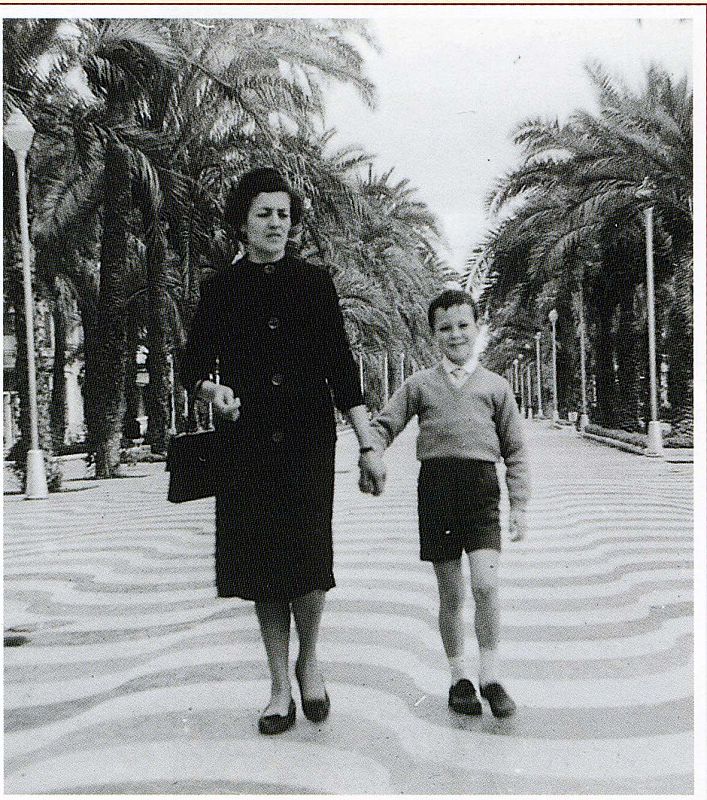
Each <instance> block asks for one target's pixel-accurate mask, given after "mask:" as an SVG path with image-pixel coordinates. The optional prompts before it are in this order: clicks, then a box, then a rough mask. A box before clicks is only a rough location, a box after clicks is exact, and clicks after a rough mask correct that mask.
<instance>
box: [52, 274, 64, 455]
mask: <svg viewBox="0 0 707 800" xmlns="http://www.w3.org/2000/svg"><path fill="white" fill-rule="evenodd" d="M54 287H55V292H54V304H53V308H52V315H53V318H54V364H53V365H52V399H51V407H50V420H49V425H50V429H51V435H52V445H53V448H52V449H53V451H54V452H55V453H58V452H59V450H60V448H61V447H62V446H63V444H64V438H65V436H66V374H65V371H64V370H65V367H66V337H67V308H66V305H65V302H64V299H65V298H64V297H63V294H62V291H61V286H60V285H59V281H58V280H57V279H55V281H54Z"/></svg>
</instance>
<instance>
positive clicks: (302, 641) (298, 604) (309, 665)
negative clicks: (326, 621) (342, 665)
mask: <svg viewBox="0 0 707 800" xmlns="http://www.w3.org/2000/svg"><path fill="white" fill-rule="evenodd" d="M325 596H326V592H324V591H322V590H321V589H316V590H315V591H313V592H309V593H308V594H305V595H304V596H303V597H297V598H296V599H294V600H293V601H292V613H293V616H294V618H295V627H296V628H297V635H298V637H299V654H298V656H297V674H298V677H299V680H300V681H301V685H302V692H303V694H304V695H305V699H306V700H320V699H321V700H323V699H324V695H325V693H326V688H325V686H324V678H323V677H322V673H321V670H320V668H319V662H318V660H317V640H318V638H319V625H320V623H321V619H322V613H323V611H324V598H325Z"/></svg>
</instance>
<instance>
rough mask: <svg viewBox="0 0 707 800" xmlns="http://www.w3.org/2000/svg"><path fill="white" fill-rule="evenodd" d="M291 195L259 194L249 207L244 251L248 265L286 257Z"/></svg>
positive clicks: (245, 226) (243, 229)
mask: <svg viewBox="0 0 707 800" xmlns="http://www.w3.org/2000/svg"><path fill="white" fill-rule="evenodd" d="M290 225H291V222H290V195H289V194H287V192H261V193H260V194H258V195H256V197H255V200H253V202H252V203H251V205H250V210H249V211H248V218H247V220H246V224H245V225H244V226H243V228H242V230H241V232H242V233H244V234H245V235H246V249H247V250H248V257H249V258H250V259H251V261H256V262H261V263H264V262H266V261H277V260H278V259H279V258H282V257H283V256H284V254H285V245H286V244H287V235H288V233H289V232H290Z"/></svg>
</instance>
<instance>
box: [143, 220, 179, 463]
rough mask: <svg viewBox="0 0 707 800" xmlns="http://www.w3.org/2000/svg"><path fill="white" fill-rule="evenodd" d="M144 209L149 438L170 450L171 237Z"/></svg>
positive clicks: (159, 448)
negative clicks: (167, 265) (167, 261)
mask: <svg viewBox="0 0 707 800" xmlns="http://www.w3.org/2000/svg"><path fill="white" fill-rule="evenodd" d="M150 211H152V209H143V224H144V227H145V232H146V238H147V241H148V245H147V301H148V311H147V337H148V347H149V350H150V357H149V359H148V360H147V369H148V373H149V376H150V414H149V417H148V425H147V436H146V439H147V442H148V443H149V445H150V449H151V450H152V452H153V453H166V451H167V435H168V434H167V429H168V427H169V420H170V413H171V410H170V391H171V389H172V387H171V382H170V367H169V361H168V358H167V325H166V321H167V271H166V268H165V259H166V255H167V241H166V237H165V235H164V231H163V230H162V229H161V227H160V222H159V219H157V218H156V216H157V215H156V213H155V214H153V215H151V214H150Z"/></svg>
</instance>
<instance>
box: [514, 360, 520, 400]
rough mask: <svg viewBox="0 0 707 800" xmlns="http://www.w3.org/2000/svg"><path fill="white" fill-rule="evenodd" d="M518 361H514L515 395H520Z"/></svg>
mask: <svg viewBox="0 0 707 800" xmlns="http://www.w3.org/2000/svg"><path fill="white" fill-rule="evenodd" d="M518 392H519V389H518V359H517V358H514V359H513V393H514V394H516V395H517V394H518Z"/></svg>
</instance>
